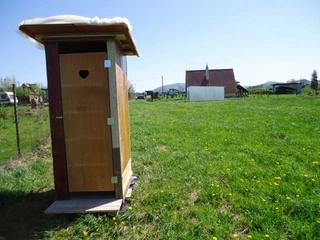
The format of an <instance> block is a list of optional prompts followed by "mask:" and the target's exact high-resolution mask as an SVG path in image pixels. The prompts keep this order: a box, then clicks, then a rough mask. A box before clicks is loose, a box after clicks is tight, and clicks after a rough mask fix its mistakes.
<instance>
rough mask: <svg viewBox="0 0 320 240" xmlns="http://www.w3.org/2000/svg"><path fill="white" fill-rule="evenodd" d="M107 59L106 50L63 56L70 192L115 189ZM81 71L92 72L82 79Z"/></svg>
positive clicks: (63, 100)
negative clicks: (105, 64) (105, 66)
mask: <svg viewBox="0 0 320 240" xmlns="http://www.w3.org/2000/svg"><path fill="white" fill-rule="evenodd" d="M105 59H107V55H106V53H82V54H61V55H60V71H61V89H62V102H63V119H64V129H65V144H66V153H67V154H66V155H67V170H68V181H69V191H70V192H81V191H111V190H114V185H113V184H112V183H111V177H112V176H113V163H112V142H111V128H110V126H109V125H108V118H109V117H110V105H109V83H108V69H106V68H104V60H105ZM79 71H88V73H89V74H88V76H87V77H86V78H84V79H83V78H82V77H81V76H80V74H79Z"/></svg>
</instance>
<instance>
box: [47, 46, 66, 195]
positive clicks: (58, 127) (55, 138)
mask: <svg viewBox="0 0 320 240" xmlns="http://www.w3.org/2000/svg"><path fill="white" fill-rule="evenodd" d="M45 52H46V62H47V80H48V95H49V111H50V128H51V143H52V157H53V171H54V185H55V191H56V199H57V200H66V199H68V198H69V188H68V176H67V162H66V150H65V140H64V128H63V111H62V97H61V96H62V95H61V81H60V64H59V50H58V43H46V44H45Z"/></svg>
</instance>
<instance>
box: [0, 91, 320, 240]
mask: <svg viewBox="0 0 320 240" xmlns="http://www.w3.org/2000/svg"><path fill="white" fill-rule="evenodd" d="M319 106H320V98H319V97H309V96H306V95H305V96H295V95H290V96H289V95H288V96H270V97H267V96H262V97H258V96H250V97H248V98H234V99H226V100H224V101H214V102H198V103H193V102H185V101H182V100H181V101H169V100H168V101H166V100H161V101H154V102H147V101H144V100H133V101H131V102H130V124H131V147H132V159H133V172H134V173H136V174H139V175H140V179H139V181H138V187H137V189H136V190H134V191H133V195H132V202H131V206H130V208H129V210H128V211H126V212H124V213H120V214H119V215H117V216H116V217H114V218H112V217H109V216H107V215H93V214H83V215H78V216H73V218H70V217H69V218H67V217H66V216H63V215H58V216H46V215H43V211H44V210H45V209H46V208H47V207H48V206H49V205H50V204H51V203H52V202H53V201H54V194H53V191H52V190H53V189H52V188H53V176H52V167H51V162H50V161H47V160H46V161H44V160H43V157H42V155H39V154H38V155H37V156H34V155H30V158H29V160H28V162H27V163H26V164H22V165H21V166H18V167H12V165H8V166H3V167H2V168H1V175H0V196H1V199H2V200H1V202H0V210H1V214H0V236H3V237H6V238H7V239H32V238H34V239H318V237H319V236H320V202H319V198H320V185H319V181H320V179H319V173H320V165H319V162H320V161H319V157H320V150H319V146H320V138H319V137H320V122H319V119H320V112H319ZM47 148H48V145H47ZM40 152H47V151H46V150H43V151H40ZM46 159H47V158H46Z"/></svg>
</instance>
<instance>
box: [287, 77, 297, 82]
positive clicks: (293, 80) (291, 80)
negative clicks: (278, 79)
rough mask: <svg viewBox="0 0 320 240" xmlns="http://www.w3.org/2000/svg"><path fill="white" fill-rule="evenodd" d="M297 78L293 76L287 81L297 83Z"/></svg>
mask: <svg viewBox="0 0 320 240" xmlns="http://www.w3.org/2000/svg"><path fill="white" fill-rule="evenodd" d="M296 82H297V80H295V79H294V78H291V79H290V80H288V81H287V83H296Z"/></svg>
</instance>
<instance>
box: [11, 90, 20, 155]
mask: <svg viewBox="0 0 320 240" xmlns="http://www.w3.org/2000/svg"><path fill="white" fill-rule="evenodd" d="M12 91H13V102H14V119H15V123H16V135H17V148H18V156H19V157H21V148H20V135H19V121H18V113H17V100H16V96H17V94H16V85H15V84H12Z"/></svg>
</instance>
